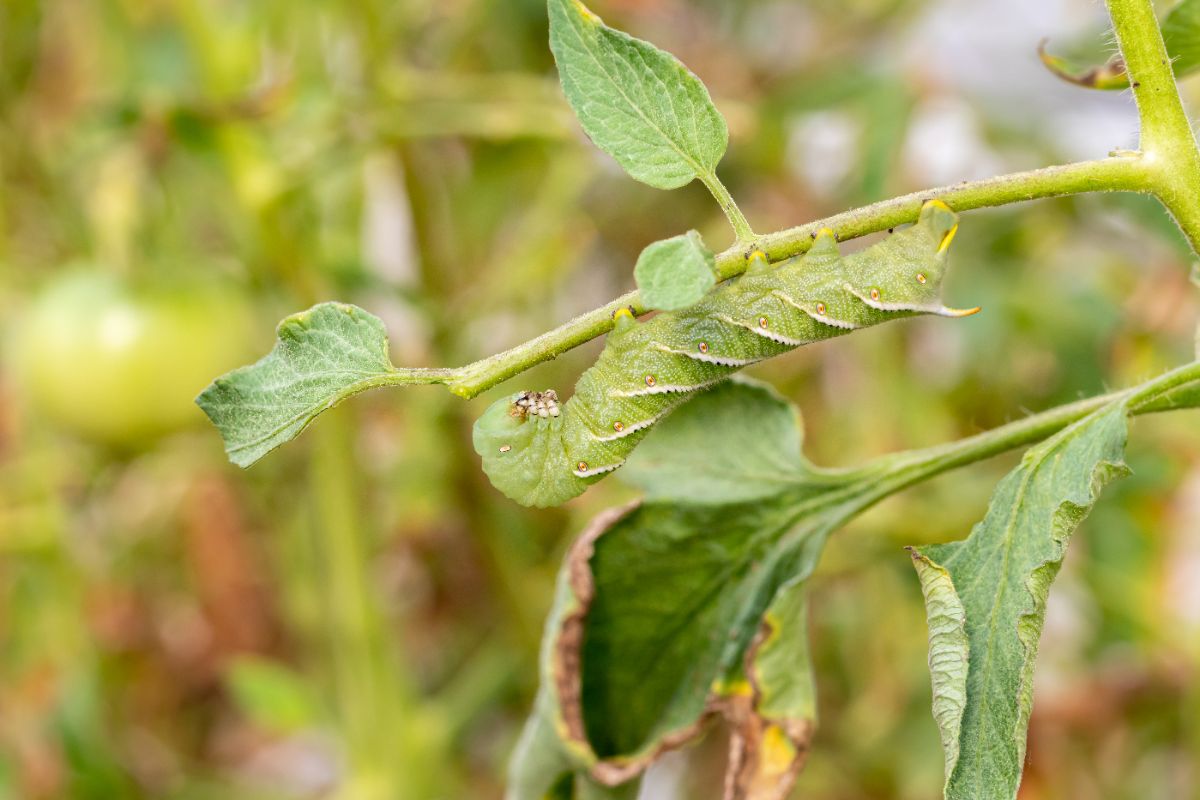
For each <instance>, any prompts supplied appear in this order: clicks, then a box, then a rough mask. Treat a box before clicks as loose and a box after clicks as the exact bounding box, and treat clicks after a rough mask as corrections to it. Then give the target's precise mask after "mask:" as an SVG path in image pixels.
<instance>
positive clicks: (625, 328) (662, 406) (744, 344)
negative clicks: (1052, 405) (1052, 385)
mask: <svg viewBox="0 0 1200 800" xmlns="http://www.w3.org/2000/svg"><path fill="white" fill-rule="evenodd" d="M957 229H958V218H957V216H956V215H955V213H954V212H953V211H952V210H951V209H950V208H949V207H948V206H947V205H946V204H945V203H943V202H941V201H939V200H931V201H929V202H927V203H925V205H924V206H923V207H922V208H921V215H920V218H919V220H918V221H917V223H916V224H914V225H912V226H910V227H908V228H905V229H903V230H900V231H897V232H896V233H895V234H893V235H892V236H890V237H888V238H887V239H885V240H883V241H881V242H879V243H877V244H875V245H873V246H871V247H868V248H866V249H865V250H862V251H861V252H858V253H854V254H852V255H849V256H845V257H843V256H842V255H841V254H840V253H839V251H838V245H837V239H836V237H835V236H834V234H833V232H832V231H830V230H828V229H825V230H823V231H821V233H820V234H819V235H818V236H817V237H816V241H815V242H813V245H812V248H811V249H810V250H809V251H808V252H807V253H805V254H804V255H802V256H798V257H795V258H791V259H788V260H786V261H782V262H779V263H777V264H774V265H771V264H769V263H768V262H767V260H766V258H765V257H764V256H762V254H761V253H756V254H755V255H754V256H752V263H751V265H750V267H749V268H748V269H747V270H746V272H745V273H744V274H743V275H742V276H741V277H739V278H736V279H733V280H731V281H729V282H727V283H725V284H722V285H720V286H718V287H717V288H716V289H715V290H713V291H712V292H711V293H710V294H709V295H708V296H706V297H705V298H704V299H702V300H701V301H700V302H699V303H697V304H695V305H693V306H690V307H688V308H686V309H683V310H681V311H674V312H663V313H660V314H658V315H657V316H655V317H653V318H651V319H649V320H648V321H646V322H638V321H637V320H636V319H634V318H633V316H632V315H631V314H629V313H628V312H623V313H621V312H618V314H617V319H616V325H615V327H614V328H613V331H612V333H610V334H609V336H608V340H607V342H606V343H605V347H604V350H603V352H602V353H601V354H600V357H599V359H598V360H597V361H596V363H595V365H593V366H592V367H591V368H590V369H589V370H587V372H585V373H584V374H583V375H582V376H581V377H580V379H579V382H578V383H577V384H576V385H575V394H574V396H573V397H571V399H570V400H569V401H568V402H567V403H566V404H565V405H561V406H560V404H559V401H558V396H557V394H555V392H553V391H552V390H551V391H545V392H521V393H520V394H517V395H515V396H513V395H510V396H509V397H506V398H504V399H502V400H499V401H497V402H496V403H494V404H493V405H492V406H490V407H489V408H488V409H487V411H486V412H485V413H484V415H483V416H482V417H480V419H479V420H478V421H477V422H476V423H475V430H474V437H473V438H474V444H475V449H476V451H477V452H478V453H479V454H480V455H481V456H482V458H483V469H484V471H485V472H486V473H487V475H488V477H489V478H490V479H491V481H492V483H493V484H494V485H495V486H496V488H498V489H499V490H500V491H502V492H504V494H506V495H508V496H509V497H510V498H512V499H513V500H516V501H517V502H519V503H522V504H523V505H528V506H538V507H545V506H552V505H558V504H560V503H563V502H566V501H567V500H569V499H571V498H572V497H575V496H576V495H579V494H581V493H582V492H583V491H584V490H585V489H586V488H587V487H588V486H589V485H590V484H592V483H595V482H596V481H598V480H599V479H600V478H602V477H603V476H604V475H606V474H608V473H610V472H612V471H613V470H615V469H617V468H619V467H620V466H621V465H622V464H623V463H625V459H626V457H627V456H628V455H629V454H630V452H632V450H633V448H634V447H636V446H637V444H638V442H639V441H641V439H642V438H643V437H645V435H646V434H647V433H648V432H649V430H650V428H651V427H652V426H653V425H654V424H655V423H656V422H658V421H659V420H661V419H663V418H664V417H665V416H666V415H667V414H669V413H670V412H671V411H673V410H674V409H675V408H677V407H678V406H680V405H681V404H683V403H684V402H686V401H687V400H688V399H690V398H691V397H692V396H693V395H694V394H696V393H697V392H699V391H702V390H704V389H706V388H708V387H710V386H713V385H715V384H717V383H719V382H721V381H723V380H725V379H726V378H727V377H729V376H730V375H731V374H733V373H734V372H736V371H737V370H740V369H742V368H743V367H745V366H748V365H750V364H754V363H756V362H758V361H762V360H764V359H767V358H771V357H773V356H777V355H779V354H781V353H785V352H787V351H789V350H792V349H794V348H796V347H800V346H801V345H806V344H810V343H812V342H817V341H820V340H822V339H831V338H833V337H835V336H841V335H844V334H847V333H850V332H851V331H854V330H858V329H859V328H866V327H869V326H872V325H877V324H879V323H881V322H886V321H888V320H892V319H898V318H902V317H911V316H917V315H921V314H937V315H940V316H945V317H962V316H967V315H969V314H973V313H975V312H976V311H978V310H979V309H978V308H974V309H969V310H956V309H951V308H947V307H946V306H945V305H943V304H942V301H941V286H942V279H943V275H944V273H945V268H946V250H947V248H948V247H949V245H950V241H951V239H953V238H954V234H955V231H956V230H957Z"/></svg>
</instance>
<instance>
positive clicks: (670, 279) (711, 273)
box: [633, 231, 717, 311]
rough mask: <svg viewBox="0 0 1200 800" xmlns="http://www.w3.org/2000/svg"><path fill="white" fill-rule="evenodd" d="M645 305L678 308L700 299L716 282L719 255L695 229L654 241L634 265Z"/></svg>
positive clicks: (671, 309) (657, 307)
mask: <svg viewBox="0 0 1200 800" xmlns="http://www.w3.org/2000/svg"><path fill="white" fill-rule="evenodd" d="M633 277H634V280H636V281H637V287H638V291H640V292H641V293H642V302H643V303H644V304H645V305H646V308H655V309H659V310H662V311H675V310H678V309H681V308H687V307H688V306H690V305H694V304H695V303H697V302H699V301H700V300H701V299H702V298H703V297H704V295H706V294H708V291H709V290H710V289H712V287H714V286H716V285H717V258H716V256H715V255H713V253H712V251H711V250H709V249H708V248H707V247H705V246H704V241H703V240H702V239H701V238H700V234H698V233H696V231H688V232H687V233H685V234H683V235H681V236H675V237H672V238H670V239H664V240H662V241H661V242H655V243H654V244H652V245H650V246H649V247H647V248H646V249H645V250H643V251H642V254H641V255H640V256H638V260H637V266H635V267H634V268H633Z"/></svg>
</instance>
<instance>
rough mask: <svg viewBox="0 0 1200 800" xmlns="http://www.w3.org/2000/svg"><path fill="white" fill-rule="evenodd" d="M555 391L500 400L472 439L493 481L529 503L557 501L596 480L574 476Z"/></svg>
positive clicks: (480, 421)
mask: <svg viewBox="0 0 1200 800" xmlns="http://www.w3.org/2000/svg"><path fill="white" fill-rule="evenodd" d="M562 426H563V411H562V408H561V406H560V405H559V402H558V394H557V393H556V392H555V391H554V390H553V389H547V390H546V391H544V392H520V393H518V394H515V395H509V396H508V397H504V398H501V399H500V400H497V401H496V402H495V403H493V404H492V405H491V406H489V407H488V409H487V411H485V412H484V413H483V416H482V417H480V418H479V419H478V420H477V421H476V422H475V429H474V432H473V435H472V440H473V443H474V445H475V452H477V453H479V455H480V456H481V457H482V459H483V471H484V472H485V473H487V476H488V478H489V479H490V480H491V482H492V485H493V486H495V487H496V488H497V489H499V490H500V491H502V492H504V494H506V495H507V496H508V497H510V498H512V499H513V500H516V501H517V502H518V503H520V504H522V505H526V506H536V507H538V508H544V507H546V506H553V505H558V504H560V503H564V502H566V501H567V500H570V499H571V498H572V497H575V496H576V495H578V494H580V493H581V492H583V490H584V489H586V488H587V486H588V484H589V483H590V482H591V481H585V480H583V479H581V478H577V477H575V475H573V474H572V470H573V469H574V467H572V466H571V462H570V459H569V458H568V456H567V452H566V446H565V437H564V436H563V435H562Z"/></svg>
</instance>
